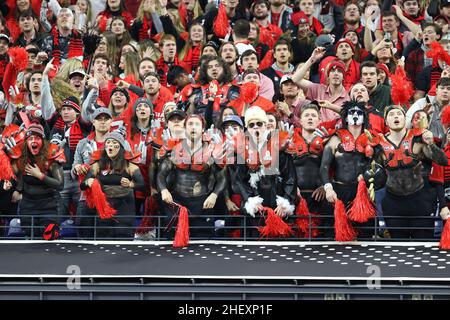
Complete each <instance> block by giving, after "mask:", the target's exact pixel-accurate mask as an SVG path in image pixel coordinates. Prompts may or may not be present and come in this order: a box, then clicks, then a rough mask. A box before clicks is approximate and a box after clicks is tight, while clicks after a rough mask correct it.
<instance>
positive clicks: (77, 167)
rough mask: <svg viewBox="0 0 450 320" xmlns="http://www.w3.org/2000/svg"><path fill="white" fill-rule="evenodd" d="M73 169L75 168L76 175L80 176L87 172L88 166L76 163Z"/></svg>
mask: <svg viewBox="0 0 450 320" xmlns="http://www.w3.org/2000/svg"><path fill="white" fill-rule="evenodd" d="M73 169H74V170H75V173H76V174H77V176H82V175H85V174H87V173H88V172H89V166H87V165H82V164H76V165H75V166H74V167H73Z"/></svg>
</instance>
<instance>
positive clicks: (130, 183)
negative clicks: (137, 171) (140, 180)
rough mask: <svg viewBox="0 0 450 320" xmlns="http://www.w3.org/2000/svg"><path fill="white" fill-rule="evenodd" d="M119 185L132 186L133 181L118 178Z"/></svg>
mask: <svg viewBox="0 0 450 320" xmlns="http://www.w3.org/2000/svg"><path fill="white" fill-rule="evenodd" d="M120 185H121V186H122V187H125V188H133V182H132V181H130V180H129V179H127V178H122V179H120Z"/></svg>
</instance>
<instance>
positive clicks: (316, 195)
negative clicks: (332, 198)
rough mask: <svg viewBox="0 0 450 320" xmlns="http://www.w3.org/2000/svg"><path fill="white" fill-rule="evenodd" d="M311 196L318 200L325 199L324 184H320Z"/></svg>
mask: <svg viewBox="0 0 450 320" xmlns="http://www.w3.org/2000/svg"><path fill="white" fill-rule="evenodd" d="M311 196H312V198H313V199H314V200H316V201H317V202H320V201H323V200H324V199H325V198H326V193H325V189H324V188H323V186H320V187H318V188H317V189H316V190H314V192H313V193H312V195H311Z"/></svg>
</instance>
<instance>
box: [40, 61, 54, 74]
mask: <svg viewBox="0 0 450 320" xmlns="http://www.w3.org/2000/svg"><path fill="white" fill-rule="evenodd" d="M53 60H54V58H52V60H50V61H49V62H48V63H47V65H46V66H45V69H44V71H43V72H42V74H43V75H44V76H48V74H49V73H50V70H55V71H56V67H55V66H54V65H53Z"/></svg>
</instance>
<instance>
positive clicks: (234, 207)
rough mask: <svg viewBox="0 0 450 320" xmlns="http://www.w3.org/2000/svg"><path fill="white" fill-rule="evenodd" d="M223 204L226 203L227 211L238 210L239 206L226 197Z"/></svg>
mask: <svg viewBox="0 0 450 320" xmlns="http://www.w3.org/2000/svg"><path fill="white" fill-rule="evenodd" d="M225 204H226V205H227V209H228V211H229V212H234V211H239V207H238V206H237V205H236V204H235V203H234V202H233V201H231V200H230V199H227V200H226V201H225Z"/></svg>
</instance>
